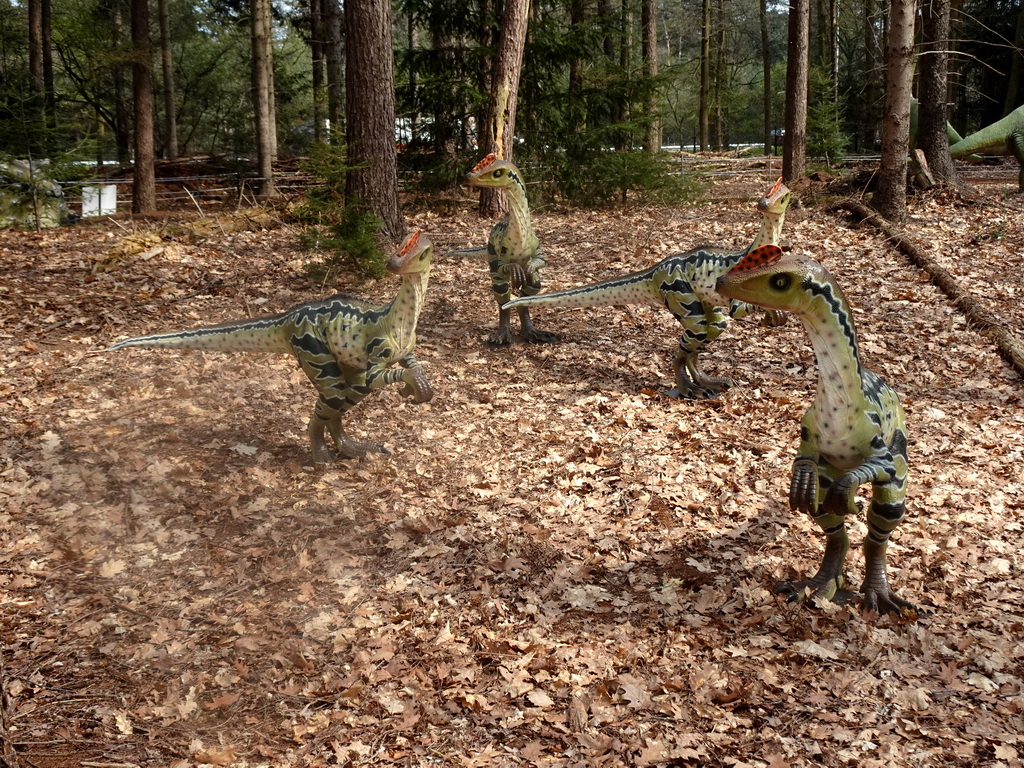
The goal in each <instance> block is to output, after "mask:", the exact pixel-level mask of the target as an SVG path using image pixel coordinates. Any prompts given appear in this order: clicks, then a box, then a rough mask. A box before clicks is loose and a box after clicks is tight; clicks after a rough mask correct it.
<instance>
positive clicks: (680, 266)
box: [505, 179, 791, 399]
mask: <svg viewBox="0 0 1024 768" xmlns="http://www.w3.org/2000/svg"><path fill="white" fill-rule="evenodd" d="M790 197H791V194H790V191H789V189H787V188H786V187H785V186H784V185H783V184H782V180H781V179H780V180H779V181H778V182H776V184H775V186H774V187H772V189H771V190H770V191H769V192H768V194H767V195H765V196H764V197H763V198H761V199H760V200H759V201H758V204H757V208H758V211H759V212H760V214H761V229H760V231H759V232H758V233H757V235H756V237H755V238H754V240H753V242H752V243H751V244H750V246H749V247H748V248H745V249H744V250H742V251H738V252H735V253H731V252H729V251H727V250H725V249H722V248H716V247H713V246H702V247H700V248H695V249H693V250H691V251H687V252H686V253H679V254H676V255H674V256H669V257H668V258H667V259H665V260H664V261H661V262H659V263H657V264H655V265H654V266H651V267H648V268H647V269H642V270H639V271H637V272H633V273H632V274H628V275H623V276H622V277H614V278H611V279H610V280H603V281H601V282H599V283H594V284H592V285H586V286H583V287H580V288H572V289H570V290H565V291H557V292H554V293H547V294H542V295H539V296H532V297H528V298H527V297H524V298H520V299H516V300H514V301H511V302H509V303H508V304H506V305H505V308H506V309H509V308H515V309H521V308H526V307H535V306H547V307H608V306H614V305H618V304H650V305H654V306H663V307H665V308H666V309H667V310H668V311H669V312H671V313H672V315H673V317H675V318H676V320H677V321H678V322H679V324H680V325H681V326H682V328H683V332H682V336H681V337H680V339H679V347H678V349H677V350H676V354H675V357H674V359H673V369H674V374H675V386H674V387H673V388H672V389H670V390H668V391H667V392H666V393H665V394H667V395H669V396H670V397H682V398H689V399H706V398H712V397H716V396H718V395H719V394H721V392H722V391H723V390H724V389H726V388H728V387H730V386H732V382H731V381H730V380H729V379H728V378H725V377H720V376H707V375H705V374H704V373H703V371H701V369H700V367H699V365H698V356H699V355H700V353H701V352H702V351H703V350H704V348H705V347H706V346H707V345H708V344H710V343H711V342H712V341H714V340H715V339H717V338H718V337H719V336H720V335H721V334H722V331H724V330H725V328H726V325H728V319H727V317H726V312H727V314H728V316H729V317H733V318H739V317H744V316H745V315H747V314H749V313H750V312H751V311H753V310H754V309H755V307H753V306H752V305H750V304H747V303H745V302H742V301H735V300H732V301H729V302H728V309H727V310H726V312H723V311H722V310H721V309H720V308H719V306H718V305H720V304H722V303H724V302H723V299H722V297H721V296H720V295H719V294H718V293H717V292H716V291H715V282H716V281H717V280H718V278H719V277H720V276H721V275H724V274H725V273H726V272H728V271H729V270H730V269H731V268H732V267H733V266H734V265H735V264H736V263H737V262H738V261H739V260H740V259H742V258H743V257H744V256H745V255H747V254H748V253H749V252H750V251H752V250H754V249H756V248H758V247H759V246H762V245H765V244H767V243H778V241H779V238H780V235H781V231H782V225H783V223H784V222H785V217H786V208H787V207H788V206H789V201H790ZM781 322H782V318H781V316H779V315H777V314H776V313H774V312H770V313H769V314H768V317H767V323H768V324H770V325H777V324H779V323H781Z"/></svg>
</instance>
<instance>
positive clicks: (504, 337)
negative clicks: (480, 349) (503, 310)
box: [484, 326, 512, 349]
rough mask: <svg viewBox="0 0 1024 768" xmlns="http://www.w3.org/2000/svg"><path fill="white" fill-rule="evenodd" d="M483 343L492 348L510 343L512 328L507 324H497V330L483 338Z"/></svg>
mask: <svg viewBox="0 0 1024 768" xmlns="http://www.w3.org/2000/svg"><path fill="white" fill-rule="evenodd" d="M484 344H486V345H487V346H488V347H491V348H492V349H493V348H500V347H507V346H509V345H510V344H512V329H511V328H508V327H507V326H499V327H498V330H496V331H495V332H494V333H492V334H491V335H490V336H488V337H487V338H486V339H484Z"/></svg>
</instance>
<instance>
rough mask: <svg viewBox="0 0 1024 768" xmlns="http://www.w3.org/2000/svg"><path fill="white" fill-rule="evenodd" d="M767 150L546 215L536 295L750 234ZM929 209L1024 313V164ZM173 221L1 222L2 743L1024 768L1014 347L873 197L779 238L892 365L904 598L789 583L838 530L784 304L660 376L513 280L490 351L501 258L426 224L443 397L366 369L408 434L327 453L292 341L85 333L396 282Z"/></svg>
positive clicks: (477, 224)
mask: <svg viewBox="0 0 1024 768" xmlns="http://www.w3.org/2000/svg"><path fill="white" fill-rule="evenodd" d="M771 181H772V179H770V178H767V177H766V175H765V174H763V173H762V174H758V173H756V172H753V171H752V172H751V173H750V175H749V176H746V177H739V178H737V177H730V180H729V181H728V183H727V184H722V185H717V186H716V187H715V188H713V189H712V190H711V193H710V197H709V199H708V200H707V201H705V202H702V203H700V204H696V205H693V206H690V207H685V208H678V209H670V208H629V209H624V210H614V211H600V212H591V211H580V210H569V211H559V210H551V211H539V212H536V213H535V224H536V228H537V230H538V233H539V235H540V237H541V240H542V243H543V245H544V248H545V251H546V254H547V257H548V262H549V266H548V267H547V268H546V269H545V271H544V273H543V279H544V282H545V286H546V289H547V290H553V289H555V288H560V287H571V286H577V285H581V284H584V283H587V282H590V281H594V280H597V279H599V278H603V277H607V276H612V275H617V274H621V273H624V272H628V271H632V270H634V269H637V268H640V267H643V266H646V265H649V264H651V263H653V262H655V261H657V260H660V259H661V258H664V257H665V256H667V255H669V254H671V253H674V252H678V251H680V250H685V249H688V248H690V247H693V246H695V245H697V244H701V243H706V242H714V243H720V244H723V245H727V246H731V247H736V248H737V249H739V248H742V247H743V246H744V244H745V243H748V242H749V241H750V239H751V238H752V236H753V234H754V232H755V231H756V229H757V223H758V222H757V216H756V213H755V211H754V207H753V203H754V201H755V200H756V198H757V197H758V196H759V195H760V194H761V193H762V192H763V191H764V190H765V189H766V188H767V187H768V186H769V184H770V182H771ZM726 187H727V188H726ZM911 210H912V218H911V221H910V222H909V224H908V225H907V229H906V231H907V234H908V235H909V237H910V238H912V239H913V240H914V242H916V243H917V244H918V245H919V246H921V247H922V248H924V249H926V250H927V251H928V253H929V254H930V255H931V256H932V257H933V258H934V259H936V260H937V261H938V262H939V263H940V264H942V265H943V266H945V267H946V268H947V269H948V270H949V271H951V272H952V273H953V274H954V275H956V277H957V278H958V280H960V282H961V284H962V285H963V286H964V287H965V288H966V289H967V290H968V291H969V292H970V293H971V294H972V295H973V296H974V297H975V298H976V299H977V300H978V301H980V302H983V303H984V305H985V306H986V307H987V308H988V309H989V311H991V312H992V313H993V314H994V315H995V316H996V317H997V318H998V319H999V321H1000V322H1001V323H1003V324H1005V325H1006V326H1007V327H1008V328H1010V329H1011V330H1012V331H1013V332H1014V333H1016V334H1017V335H1018V337H1022V336H1024V306H1022V301H1024V282H1022V278H1021V274H1022V272H1024V198H1022V197H1021V195H1019V194H1016V193H1015V192H1014V191H1013V190H1012V188H1011V187H1010V186H1009V185H1008V184H1007V185H991V184H990V185H986V186H985V187H984V188H981V189H980V190H979V192H978V196H977V197H976V199H974V200H973V201H964V200H961V199H959V198H953V197H951V196H946V195H924V196H919V197H915V198H914V199H913V200H912V201H911ZM472 211H473V201H472V200H471V198H469V197H468V196H467V197H465V198H462V199H459V200H455V201H449V203H448V204H447V206H434V207H432V208H430V209H426V208H421V209H419V210H410V211H409V212H408V219H409V223H410V226H411V227H419V228H422V229H423V230H425V231H426V232H427V233H428V234H429V236H430V237H431V239H432V240H433V241H434V243H435V253H437V254H443V253H444V252H445V251H446V250H448V249H450V248H454V247H468V246H471V245H475V244H482V243H483V242H484V241H485V238H486V233H487V231H488V229H489V226H490V224H491V222H489V221H483V220H481V219H479V217H477V216H476V215H475V213H473V212H472ZM188 218H189V216H188V215H186V214H182V215H181V216H178V217H170V218H169V219H167V220H164V219H161V220H159V221H157V220H149V221H144V220H139V219H136V220H132V219H131V218H128V217H120V218H118V219H117V220H108V219H104V220H102V221H91V222H88V223H81V224H79V225H77V226H73V227H66V228H62V229H58V230H50V231H45V232H42V233H40V234H35V233H18V232H3V233H0V259H2V265H3V270H4V276H3V278H2V281H0V324H2V325H0V338H2V340H3V344H4V346H5V348H6V349H7V350H8V351H7V353H6V354H5V355H4V356H3V358H2V362H0V396H2V399H0V440H2V445H3V455H2V457H0V500H2V501H0V632H2V635H0V637H2V640H3V644H2V645H0V653H2V658H0V662H2V664H0V674H2V678H0V683H2V684H3V687H4V688H5V693H6V701H5V702H3V706H0V714H2V715H3V717H4V718H5V719H6V732H4V730H3V729H2V728H0V747H2V748H3V749H4V751H3V752H0V764H2V763H4V761H6V762H7V765H9V766H19V765H20V766H22V767H29V766H30V767H36V768H65V767H66V766H87V767H92V768H100V767H108V768H109V767H110V766H117V767H118V768H127V767H128V766H154V767H155V766H175V767H177V768H181V767H184V766H190V765H194V764H199V763H207V764H213V765H237V766H257V765H266V766H292V765H294V766H327V765H343V766H370V765H373V766H419V765H439V766H466V767H469V766H496V767H497V766H501V767H504V766H510V767H511V766H564V767H566V768H568V767H569V766H620V765H621V766H716V767H717V766H728V767H730V768H743V767H745V766H749V767H757V768H765V767H770V768H797V767H801V768H810V767H811V766H858V767H859V768H875V767H878V768H881V767H882V766H886V767H889V766H942V767H944V768H948V767H950V766H963V767H964V768H967V767H968V766H970V767H971V768H977V767H979V766H993V767H995V766H1000V767H1003V766H1005V767H1006V768H1020V767H1021V766H1022V765H1024V691H1022V686H1024V644H1022V643H1021V640H1020V638H1021V636H1022V634H1024V526H1022V523H1024V481H1022V476H1021V466H1022V464H1024V408H1022V407H1021V405H1022V395H1024V380H1022V377H1021V375H1020V373H1018V372H1016V371H1015V370H1013V369H1012V368H1011V367H1010V366H1009V365H1008V364H1007V363H1006V362H1005V361H1004V360H1003V359H1002V358H1001V357H999V356H998V354H997V353H996V351H995V350H994V348H993V346H992V345H991V343H990V342H989V341H988V340H987V339H986V338H985V337H983V336H980V335H979V334H978V333H977V332H975V331H974V330H972V329H971V328H970V327H968V326H967V324H966V322H965V321H964V319H963V316H962V315H961V314H960V312H959V311H958V310H957V309H956V308H954V307H953V306H951V304H950V302H949V301H948V300H947V299H946V298H945V297H944V296H943V295H942V294H941V293H940V292H939V291H938V290H937V289H935V288H934V287H933V286H932V285H931V284H930V283H929V281H928V279H927V277H926V276H925V275H924V274H923V273H921V272H920V271H919V270H917V269H916V268H914V267H912V266H911V265H910V264H909V263H908V262H907V261H906V260H905V259H904V258H903V257H902V256H900V255H899V254H898V253H897V252H896V251H895V249H893V248H892V247H890V246H889V245H888V244H887V243H886V241H885V239H884V238H883V237H882V236H881V235H880V234H879V233H877V232H876V231H875V230H873V229H871V228H870V227H867V226H862V225H857V224H855V223H854V222H853V221H852V220H851V219H849V218H847V217H846V216H844V215H841V214H835V213H830V212H829V211H828V210H826V208H825V206H824V205H821V204H816V203H815V201H814V199H813V198H812V197H811V196H810V195H809V194H804V195H801V199H800V200H799V201H798V202H797V203H795V204H794V205H793V206H792V209H791V213H790V215H789V217H788V219H787V222H786V229H785V233H784V236H785V239H786V240H788V242H789V243H791V245H792V249H793V250H794V251H795V252H799V253H804V254H807V255H809V256H811V257H814V258H816V259H819V260H821V261H823V262H824V263H825V264H826V265H827V266H828V268H829V269H830V270H831V271H832V272H833V273H834V274H835V275H836V276H837V277H838V279H839V280H840V282H841V283H842V285H843V287H844V289H845V290H846V292H847V295H848V297H849V299H850V301H851V303H852V304H853V306H854V307H855V314H856V319H857V322H858V326H859V333H860V340H861V351H862V355H863V358H864V360H865V363H866V364H867V365H868V367H870V368H872V369H873V370H875V371H877V372H878V373H880V374H881V375H883V376H884V377H885V378H886V379H887V380H888V381H889V382H890V383H892V384H893V385H894V386H895V388H896V389H897V390H898V391H899V392H900V394H901V396H902V399H903V403H904V406H905V408H906V411H907V414H908V421H909V431H910V456H911V459H910V466H911V481H910V492H909V497H908V511H909V514H908V517H907V519H906V520H905V521H904V523H903V524H902V526H900V528H899V529H898V530H897V532H896V533H895V535H894V538H893V544H892V546H891V547H890V550H889V565H890V576H891V579H892V581H893V584H894V586H895V588H896V590H897V591H898V593H899V594H901V595H902V596H903V597H906V598H908V599H910V600H913V601H915V602H918V603H920V604H921V605H923V606H926V607H928V608H929V609H930V615H928V616H925V617H924V618H922V619H921V620H920V621H914V620H913V617H912V616H903V617H894V616H887V617H881V618H880V617H877V616H873V615H864V614H862V613H861V612H860V611H859V610H858V609H857V608H856V607H855V606H835V605H831V604H829V605H826V606H821V607H817V608H812V607H810V606H801V605H795V604H787V603H786V602H784V600H782V599H781V598H780V597H779V596H777V595H775V594H774V593H773V587H774V586H775V585H776V584H777V583H778V582H779V581H780V580H783V579H785V578H789V577H792V576H793V575H795V574H799V573H806V572H808V571H813V570H814V569H815V568H816V567H817V564H818V561H819V560H820V556H821V550H822V541H821V537H820V535H819V533H818V532H817V531H816V529H815V527H814V525H813V524H812V522H811V521H810V520H809V519H807V518H805V517H804V516H802V515H798V514H795V513H792V512H790V511H789V509H788V507H787V504H786V501H785V498H786V495H787V490H788V484H789V469H790V463H791V461H792V459H793V455H794V452H795V448H796V444H797V438H798V429H799V421H800V417H801V415H802V414H803V412H804V411H805V410H806V408H807V407H808V405H809V404H810V402H811V399H812V397H813V392H814V387H815V380H816V379H815V376H816V374H815V364H814V358H813V355H812V353H811V350H810V347H809V345H808V343H807V338H806V336H805V334H804V331H803V329H802V327H801V326H800V324H799V323H796V322H792V321H791V322H789V323H788V324H786V325H784V326H783V327H781V328H775V329H767V328H763V327H761V326H760V324H759V322H758V318H757V316H751V317H748V318H745V319H742V320H739V321H736V322H733V323H731V324H730V327H729V329H728V330H727V331H726V333H724V334H723V336H722V337H721V338H720V339H719V340H718V341H717V342H715V343H714V344H713V345H711V346H710V347H709V349H708V350H707V352H706V353H705V354H704V355H703V357H702V362H703V366H704V368H705V370H706V371H708V372H709V373H713V374H720V375H729V376H731V377H733V378H734V379H735V380H736V382H737V385H736V386H735V387H734V388H733V389H731V390H729V391H728V392H727V393H725V394H724V396H722V397H721V398H719V399H716V400H708V401H679V400H672V399H669V398H667V397H665V396H663V395H662V394H661V392H662V391H663V390H665V389H667V388H668V387H669V386H671V383H672V381H671V378H672V377H671V373H670V363H671V358H672V353H673V351H674V349H675V346H676V341H677V338H678V329H677V325H676V323H675V322H674V320H673V319H672V317H671V316H670V315H669V314H668V313H667V312H665V311H664V310H661V309H659V308H651V307H638V306H630V307H609V308H606V309H602V310H597V311H582V310H550V311H543V312H536V313H535V319H536V323H537V325H538V327H540V328H543V329H548V330H552V331H556V332H558V333H559V334H561V336H562V342H561V343H558V344H552V345H544V346H534V345H528V344H522V343H516V344H514V345H513V346H512V347H511V348H507V349H497V350H495V349H489V348H487V347H486V346H484V344H483V343H482V341H483V339H484V337H485V336H486V335H487V334H488V333H489V332H490V331H491V330H492V329H493V328H494V326H495V323H496V319H497V312H496V309H495V306H494V302H493V299H492V298H491V296H490V289H489V282H488V278H487V274H486V267H485V265H484V264H483V263H482V262H476V261H468V260H460V261H456V260H448V259H445V258H443V257H442V256H440V255H438V256H435V261H434V268H433V272H432V276H431V287H430V292H429V294H428V298H427V304H426V308H425V310H424V313H423V315H422V318H421V321H420V325H419V345H418V356H419V358H420V360H421V361H422V362H423V363H424V366H425V368H426V370H427V372H428V375H429V378H430V380H431V381H432V384H433V387H434V389H435V393H436V394H435V397H434V399H433V401H432V402H430V403H429V404H425V405H418V406H417V405H412V404H410V403H408V402H406V401H403V400H402V398H401V397H400V396H399V394H398V391H397V388H392V389H389V390H387V391H385V392H382V393H379V394H377V395H375V396H372V397H369V398H367V399H366V400H365V401H364V402H363V403H362V404H360V405H359V406H358V407H357V408H356V409H355V410H353V411H352V412H351V414H350V416H349V418H348V420H347V424H348V430H349V433H350V434H352V435H353V436H356V437H357V438H358V437H363V436H365V437H368V438H371V439H383V440H384V441H385V442H386V443H387V444H388V445H389V447H390V448H391V449H392V450H393V454H392V455H388V456H382V455H373V456H370V457H368V458H366V459H363V460H358V461H343V462H340V463H338V464H336V465H332V466H329V467H326V468H324V467H319V468H315V467H313V466H311V465H310V464H309V463H308V456H309V452H308V444H307V441H306V435H305V422H306V418H307V415H308V412H309V410H310V407H311V406H312V403H313V401H314V395H313V390H312V388H311V387H310V385H309V383H308V382H307V381H306V379H305V377H304V376H303V374H302V373H301V371H300V370H299V369H298V366H296V364H295V362H294V360H292V359H291V358H288V357H285V356H277V357H275V356H256V357H251V356H245V355H224V354H201V353H191V352H175V351H152V350H124V351H120V352H116V353H108V352H106V351H105V348H106V347H107V346H108V345H109V344H111V343H112V342H114V341H117V340H119V339H123V338H126V337H129V336H135V335H140V334H145V333H151V332H158V331H166V330H177V329H182V328H188V327H192V326H195V325H199V324H206V323H214V322H219V321H222V320H228V319H237V318H241V317H247V316H253V315H258V314H267V313H271V312H277V311H280V310H283V309H285V308H287V307H289V306H291V305H293V304H296V303H299V302H302V301H306V300H309V299H312V298H316V297H321V296H324V295H327V294H329V293H330V292H331V288H332V287H333V288H338V287H341V288H344V289H345V290H350V291H352V292H355V293H358V294H361V295H365V296H367V297H368V298H377V299H387V298H389V297H390V296H391V295H393V293H394V291H395V289H396V285H397V283H396V281H395V280H394V278H385V279H382V280H379V281H375V282H363V283H355V282H353V281H351V280H341V281H339V282H340V284H339V285H336V286H331V287H329V286H325V285H316V284H314V283H313V282H311V281H310V280H309V279H308V278H307V277H306V276H305V275H306V272H305V269H304V266H305V263H306V262H307V261H308V260H310V258H311V255H310V253H309V252H308V251H303V250H302V249H301V248H300V247H299V244H298V240H299V238H298V235H299V233H300V230H299V228H298V227H297V226H296V225H294V224H289V223H279V224H277V225H274V226H268V227H266V228H257V229H256V230H254V231H253V230H249V231H237V232H231V231H230V227H225V228H224V230H223V232H219V231H216V230H214V231H212V232H211V233H210V234H208V235H207V236H205V237H192V238H185V237H182V236H180V235H178V234H175V233H176V232H178V230H176V229H175V228H174V227H172V226H171V224H172V222H178V223H180V222H181V221H182V220H185V219H188ZM129 231H134V232H135V233H136V237H140V238H142V239H141V240H140V242H141V244H142V246H145V247H143V248H142V250H141V251H140V250H139V249H138V248H136V249H135V250H136V251H137V252H136V253H134V254H132V253H128V252H127V251H125V252H122V251H118V250H117V247H118V246H119V244H121V243H123V241H124V238H125V236H126V233H127V232H129ZM154 235H155V237H154ZM146 236H148V237H149V239H148V240H147V239H146ZM146 243H149V245H148V246H146ZM127 250H128V251H130V250H132V249H127ZM117 254H121V255H117ZM851 527H852V529H853V538H854V539H855V540H856V541H859V539H860V537H861V536H863V532H864V522H863V518H862V517H858V518H857V519H854V520H851ZM862 569H863V559H862V557H861V552H860V548H859V546H855V548H854V550H853V552H852V553H851V556H850V560H849V564H848V572H849V577H850V580H851V582H852V583H854V584H858V583H859V578H860V575H861V573H862ZM0 725H3V723H2V722H0ZM12 750H13V751H12Z"/></svg>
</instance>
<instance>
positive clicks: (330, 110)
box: [322, 0, 345, 143]
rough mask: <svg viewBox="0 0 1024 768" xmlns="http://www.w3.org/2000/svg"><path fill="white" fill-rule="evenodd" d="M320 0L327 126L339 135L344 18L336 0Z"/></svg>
mask: <svg viewBox="0 0 1024 768" xmlns="http://www.w3.org/2000/svg"><path fill="white" fill-rule="evenodd" d="M322 1H323V12H324V19H325V21H326V24H327V37H326V39H325V41H324V58H325V59H326V61H327V128H328V131H329V132H330V135H331V136H338V137H341V136H344V135H345V45H344V36H343V34H342V30H343V28H344V18H343V17H342V13H341V10H340V9H339V7H338V0H322ZM332 143H333V140H332Z"/></svg>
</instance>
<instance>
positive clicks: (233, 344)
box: [107, 315, 292, 352]
mask: <svg viewBox="0 0 1024 768" xmlns="http://www.w3.org/2000/svg"><path fill="white" fill-rule="evenodd" d="M290 324H291V318H290V317H288V316H287V315H275V316H273V317H265V318H259V319H255V320H239V321H236V322H228V323H220V324H219V325H209V326H204V327H201V328H192V329H191V330H187V331H175V332H174V333H155V334H153V335H152V336H137V337H135V338H134V339H125V340H124V341H119V342H117V344H114V345H112V346H111V347H109V348H108V350H107V351H113V350H115V349H122V348H123V347H151V348H166V349H199V350H208V351H212V352H291V351H292V348H291V345H290V344H289V342H288V333H287V330H286V326H288V325H290Z"/></svg>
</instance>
